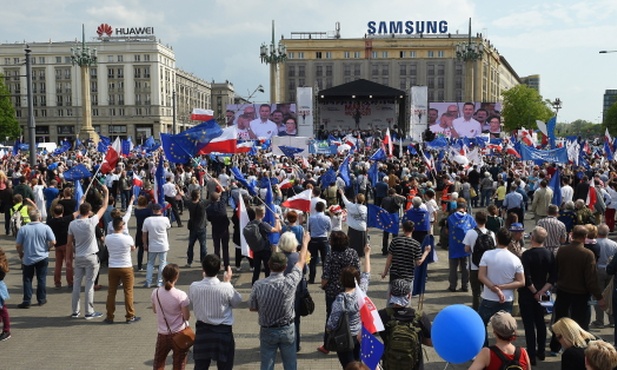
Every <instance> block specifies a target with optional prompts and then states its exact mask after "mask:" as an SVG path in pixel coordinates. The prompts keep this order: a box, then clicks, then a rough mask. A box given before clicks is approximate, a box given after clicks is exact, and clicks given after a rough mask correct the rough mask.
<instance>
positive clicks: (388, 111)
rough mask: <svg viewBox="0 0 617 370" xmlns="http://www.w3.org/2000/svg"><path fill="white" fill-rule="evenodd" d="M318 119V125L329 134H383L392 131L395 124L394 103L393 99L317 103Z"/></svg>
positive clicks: (395, 112)
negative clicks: (376, 131) (373, 132)
mask: <svg viewBox="0 0 617 370" xmlns="http://www.w3.org/2000/svg"><path fill="white" fill-rule="evenodd" d="M319 118H320V123H319V124H320V125H323V126H324V127H325V129H326V130H328V131H330V132H337V133H340V132H341V131H345V132H346V133H350V132H353V131H354V130H371V131H372V130H383V131H384V132H385V130H386V128H388V127H390V129H392V127H393V126H394V125H395V124H396V122H397V111H396V102H395V101H394V100H393V99H372V100H371V101H362V100H360V101H357V100H356V99H350V100H332V101H323V102H320V103H319Z"/></svg>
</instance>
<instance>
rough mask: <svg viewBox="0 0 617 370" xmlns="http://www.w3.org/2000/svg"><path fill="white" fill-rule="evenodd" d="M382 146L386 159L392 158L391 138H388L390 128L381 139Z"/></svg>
mask: <svg viewBox="0 0 617 370" xmlns="http://www.w3.org/2000/svg"><path fill="white" fill-rule="evenodd" d="M383 145H384V147H385V148H384V149H385V150H386V153H387V154H388V157H392V136H390V127H388V128H387V129H386V136H385V137H384V138H383Z"/></svg>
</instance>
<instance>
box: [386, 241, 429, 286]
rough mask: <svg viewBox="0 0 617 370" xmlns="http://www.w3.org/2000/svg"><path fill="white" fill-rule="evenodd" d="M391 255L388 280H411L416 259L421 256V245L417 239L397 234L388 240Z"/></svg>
mask: <svg viewBox="0 0 617 370" xmlns="http://www.w3.org/2000/svg"><path fill="white" fill-rule="evenodd" d="M388 250H389V253H390V254H391V255H392V265H391V266H390V281H392V280H395V279H405V280H407V281H411V280H413V275H414V270H415V268H416V261H417V260H419V259H420V258H421V257H422V247H421V246H420V243H418V241H417V240H415V239H412V238H411V237H408V236H397V237H395V238H394V239H392V241H391V242H390V247H389V249H388Z"/></svg>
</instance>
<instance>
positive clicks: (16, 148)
mask: <svg viewBox="0 0 617 370" xmlns="http://www.w3.org/2000/svg"><path fill="white" fill-rule="evenodd" d="M20 145H21V141H19V138H17V139H15V145H13V155H14V156H15V155H17V154H19V147H20Z"/></svg>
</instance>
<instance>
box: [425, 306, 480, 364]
mask: <svg viewBox="0 0 617 370" xmlns="http://www.w3.org/2000/svg"><path fill="white" fill-rule="evenodd" d="M485 335H486V333H485V328H484V323H483V322H482V318H480V315H478V313H477V312H476V311H474V310H473V309H472V308H470V307H468V306H465V305H461V304H457V305H452V306H448V307H446V308H444V309H443V310H441V311H440V312H439V313H438V314H437V316H436V317H435V320H434V321H433V327H432V329H431V339H432V340H433V347H434V348H435V351H436V352H437V354H438V355H439V356H440V357H441V358H443V359H444V360H446V361H447V362H450V363H453V364H462V363H464V362H467V361H469V360H471V359H472V358H474V357H475V356H477V355H478V353H480V350H481V349H482V346H483V345H484V337H485Z"/></svg>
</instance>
